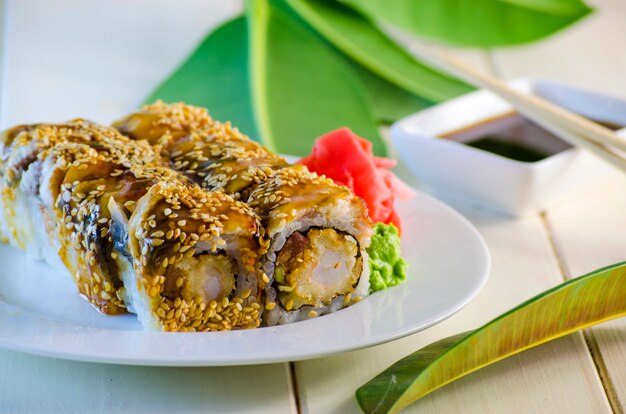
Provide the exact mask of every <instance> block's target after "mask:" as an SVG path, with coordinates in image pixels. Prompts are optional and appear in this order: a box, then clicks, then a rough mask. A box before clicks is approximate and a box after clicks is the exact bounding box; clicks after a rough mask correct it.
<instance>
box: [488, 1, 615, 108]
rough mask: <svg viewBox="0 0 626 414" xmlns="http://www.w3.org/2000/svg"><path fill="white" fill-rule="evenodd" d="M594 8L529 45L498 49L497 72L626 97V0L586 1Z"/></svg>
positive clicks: (495, 61)
mask: <svg viewBox="0 0 626 414" xmlns="http://www.w3.org/2000/svg"><path fill="white" fill-rule="evenodd" d="M588 3H589V4H591V5H592V6H594V7H595V12H594V13H593V14H592V15H591V16H589V17H587V18H585V19H584V20H582V21H580V22H579V23H577V24H575V25H574V26H571V27H569V28H566V29H565V30H564V31H562V32H560V33H557V34H556V35H554V36H552V37H551V38H548V39H546V40H543V41H541V42H539V43H534V44H531V45H528V46H521V47H513V48H505V49H498V50H497V51H496V52H495V53H494V63H495V68H496V71H497V73H498V74H499V75H502V76H503V77H504V78H506V79H512V78H517V77H528V76H532V77H544V78H548V79H553V80H558V81H563V82H568V83H572V84H574V85H578V86H581V87H586V88H590V89H593V90H597V91H601V92H605V93H609V94H612V95H617V96H621V97H626V82H624V81H623V79H624V68H626V53H624V51H623V50H624V39H626V24H624V22H626V1H624V0H590V1H588Z"/></svg>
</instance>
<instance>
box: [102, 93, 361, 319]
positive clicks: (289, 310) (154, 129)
mask: <svg viewBox="0 0 626 414" xmlns="http://www.w3.org/2000/svg"><path fill="white" fill-rule="evenodd" d="M114 125H115V126H116V127H117V128H118V129H119V130H120V131H121V132H122V133H123V134H125V135H127V136H129V137H131V138H133V139H137V140H143V139H145V140H147V141H148V142H150V143H152V144H153V145H155V146H156V147H157V148H159V150H160V152H161V155H162V156H163V157H164V160H165V161H168V162H169V163H170V165H171V166H172V167H173V168H174V169H176V170H178V171H181V172H182V173H183V174H185V175H186V176H187V177H189V178H190V179H191V180H193V181H195V182H197V183H199V184H200V185H201V186H202V187H204V188H205V189H207V190H210V191H222V192H225V193H227V194H229V195H232V196H233V197H234V198H236V199H239V200H242V201H244V202H245V203H246V204H248V205H249V206H250V207H252V209H253V210H254V211H255V212H256V213H257V214H258V215H259V216H260V217H261V220H262V224H263V229H264V231H265V236H266V237H265V239H266V242H265V243H264V245H263V246H262V249H261V251H260V252H259V254H260V255H261V261H262V263H263V267H262V269H263V271H264V275H263V277H264V278H265V280H266V283H267V284H266V287H265V299H264V302H265V305H266V312H265V316H264V321H263V322H264V324H266V325H275V324H283V323H290V322H294V321H298V320H302V319H307V318H311V317H315V316H318V315H322V314H326V313H330V312H334V311H336V310H338V309H341V308H342V307H344V306H347V305H350V304H352V303H354V302H356V301H358V300H360V299H361V298H363V297H364V296H366V295H367V294H368V288H369V276H368V271H369V267H368V265H367V260H368V258H367V252H366V248H367V247H368V246H369V239H370V235H371V234H372V223H371V222H370V220H369V218H368V215H367V209H366V207H365V205H364V203H363V201H362V200H361V199H360V198H358V197H357V196H355V195H354V194H353V193H352V192H351V191H350V190H349V189H347V188H346V187H341V186H338V185H336V184H334V183H333V182H332V180H329V179H325V178H323V177H318V176H317V175H316V174H314V173H311V172H309V171H308V170H307V169H306V167H303V166H292V165H289V164H288V163H287V162H286V161H285V160H284V159H283V158H282V157H280V156H278V155H276V154H273V153H272V152H270V151H268V150H267V149H266V148H264V147H263V146H261V145H260V144H258V143H255V142H253V141H251V140H250V139H249V138H248V137H246V136H245V135H243V134H241V133H240V132H239V131H238V130H237V129H236V128H232V127H231V126H230V124H228V123H225V124H222V123H220V122H217V121H215V120H213V119H212V118H211V117H210V116H209V115H208V113H207V112H206V110H203V109H201V108H197V107H193V106H189V105H184V104H173V105H166V104H164V103H162V102H157V103H156V104H153V105H148V106H146V107H144V108H143V109H142V110H141V111H138V112H136V113H133V114H131V115H129V116H127V117H126V118H124V119H122V120H120V121H118V122H117V123H115V124H114Z"/></svg>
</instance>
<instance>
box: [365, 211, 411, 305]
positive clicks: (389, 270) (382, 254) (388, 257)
mask: <svg viewBox="0 0 626 414" xmlns="http://www.w3.org/2000/svg"><path fill="white" fill-rule="evenodd" d="M367 254H368V255H369V257H370V258H369V267H370V293H371V292H377V291H379V290H383V289H385V288H388V287H390V286H395V285H399V284H400V283H402V282H404V281H405V280H406V262H405V261H404V259H403V258H402V256H401V255H400V235H399V233H398V229H397V228H396V226H394V225H393V224H383V223H377V224H376V225H375V226H374V235H373V236H372V241H371V244H370V247H368V248H367Z"/></svg>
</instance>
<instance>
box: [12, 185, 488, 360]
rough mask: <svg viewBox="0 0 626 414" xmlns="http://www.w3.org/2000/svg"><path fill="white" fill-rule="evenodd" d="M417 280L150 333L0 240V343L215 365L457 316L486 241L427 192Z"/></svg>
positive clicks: (411, 204)
mask: <svg viewBox="0 0 626 414" xmlns="http://www.w3.org/2000/svg"><path fill="white" fill-rule="evenodd" d="M398 208H399V212H400V215H401V217H402V219H403V226H404V232H403V239H402V250H403V255H404V256H405V257H406V259H407V260H408V262H409V278H408V280H407V282H406V283H404V284H403V285H400V286H397V287H394V288H391V289H387V290H384V291H381V292H377V293H375V294H373V295H371V296H370V297H368V298H366V299H365V300H363V301H361V302H360V303H358V304H356V305H354V306H352V307H349V308H347V309H344V310H341V311H339V312H336V313H334V314H331V315H326V316H322V317H319V318H316V319H312V320H308V321H303V322H298V323H295V324H291V325H285V326H278V327H269V328H259V329H251V330H245V331H231V332H208V333H156V332H143V331H141V330H140V329H141V328H140V325H139V323H138V322H137V320H136V318H135V317H134V316H133V315H124V316H104V315H101V314H99V313H98V312H97V311H95V310H94V309H93V308H92V307H91V306H90V305H89V304H88V303H87V302H86V301H85V300H83V299H82V298H80V297H79V296H78V295H77V294H76V289H75V287H74V285H73V282H72V281H70V280H69V278H68V277H67V276H66V275H63V274H61V273H56V272H55V271H53V270H52V269H51V268H50V267H48V266H47V265H46V264H44V263H41V262H36V261H32V260H30V259H28V258H27V257H25V256H24V254H23V253H22V252H21V251H19V250H16V249H14V248H12V247H10V246H7V245H0V346H3V347H5V348H9V349H13V350H17V351H22V352H28V353H33V354H39V355H45V356H51V357H59V358H66V359H73V360H82V361H94V362H108V363H119V364H129V365H160V366H211V365H244V364H261V363H270V362H280V361H292V360H301V359H307V358H314V357H320V356H324V355H330V354H334V353H337V352H342V351H349V350H354V349H358V348H364V347H367V346H371V345H376V344H380V343H383V342H387V341H391V340H392V339H396V338H400V337H403V336H406V335H409V334H411V333H414V332H417V331H419V330H421V329H424V328H427V327H429V326H431V325H433V324H436V323H437V322H440V321H442V320H443V319H445V318H447V317H449V316H450V315H452V314H454V313H455V312H457V311H458V310H459V309H461V308H462V307H463V306H464V305H465V304H467V303H468V302H469V301H470V299H472V298H473V297H474V296H475V295H476V294H477V293H478V291H479V290H480V289H481V287H482V286H483V284H484V283H485V281H486V279H487V275H488V273H489V267H490V260H489V254H488V251H487V247H486V245H485V243H484V241H483V240H482V238H481V236H480V235H479V233H478V232H477V231H476V230H475V229H474V227H472V225H471V224H470V223H469V222H468V221H467V220H466V219H465V218H463V217H462V216H461V215H460V214H458V213H457V212H455V211H454V210H452V209H451V208H449V207H448V206H446V205H445V204H443V203H441V202H439V201H437V200H436V199H434V198H432V197H430V196H427V195H425V194H423V193H417V194H416V196H415V197H414V198H413V199H411V200H410V201H407V202H401V203H399V205H398Z"/></svg>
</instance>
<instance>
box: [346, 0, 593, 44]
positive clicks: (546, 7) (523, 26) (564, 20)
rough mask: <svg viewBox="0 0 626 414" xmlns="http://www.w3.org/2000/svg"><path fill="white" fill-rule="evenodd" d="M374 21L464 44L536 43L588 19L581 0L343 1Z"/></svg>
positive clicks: (452, 42) (440, 39) (587, 8)
mask: <svg viewBox="0 0 626 414" xmlns="http://www.w3.org/2000/svg"><path fill="white" fill-rule="evenodd" d="M341 1H342V2H343V3H345V4H348V5H350V6H352V7H354V8H355V9H356V10H358V11H360V12H361V13H364V14H365V15H367V16H370V17H371V18H372V19H374V20H378V19H380V20H382V21H385V22H388V23H391V24H393V25H396V26H397V27H399V28H402V29H405V30H407V31H410V32H412V33H415V34H417V35H422V36H426V37H429V38H431V39H435V40H439V41H442V42H445V43H449V44H454V45H459V46H476V47H493V46H505V45H514V44H520V43H526V42H531V41H533V40H537V39H541V38H542V37H545V36H548V35H550V34H552V33H554V32H556V31H558V30H561V29H563V28H564V27H566V26H568V25H570V24H572V23H574V22H576V21H578V20H579V19H581V18H583V17H584V16H586V15H587V14H589V12H590V11H591V9H590V8H589V7H588V6H587V5H586V4H585V3H584V2H583V1H581V0H419V1H416V0H394V1H385V0H341Z"/></svg>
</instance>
